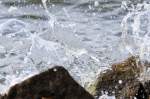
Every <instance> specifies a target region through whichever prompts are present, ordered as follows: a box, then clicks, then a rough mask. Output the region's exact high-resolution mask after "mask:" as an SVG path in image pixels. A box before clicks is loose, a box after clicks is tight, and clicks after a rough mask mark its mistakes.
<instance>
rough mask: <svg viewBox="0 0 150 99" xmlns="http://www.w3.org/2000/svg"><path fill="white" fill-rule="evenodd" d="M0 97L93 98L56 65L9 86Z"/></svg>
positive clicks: (12, 98)
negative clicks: (6, 91) (5, 92)
mask: <svg viewBox="0 0 150 99" xmlns="http://www.w3.org/2000/svg"><path fill="white" fill-rule="evenodd" d="M0 99H94V97H93V96H92V95H90V94H89V93H88V92H87V91H85V90H84V88H82V87H81V86H80V85H79V84H78V83H77V82H76V81H75V80H74V79H73V78H72V77H71V76H70V74H69V73H68V71H67V70H65V69H64V68H63V67H59V66H56V67H54V68H52V69H49V70H47V71H45V72H42V73H40V74H38V75H35V76H33V77H31V78H29V79H27V80H25V81H23V82H21V83H19V84H16V85H14V86H13V87H11V88H10V90H9V91H8V93H7V94H6V95H4V96H0Z"/></svg>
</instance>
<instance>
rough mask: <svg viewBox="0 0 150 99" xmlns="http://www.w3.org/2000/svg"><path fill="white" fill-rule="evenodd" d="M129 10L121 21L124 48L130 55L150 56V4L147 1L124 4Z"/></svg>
mask: <svg viewBox="0 0 150 99" xmlns="http://www.w3.org/2000/svg"><path fill="white" fill-rule="evenodd" d="M125 8H126V9H127V10H128V11H129V12H128V14H127V15H126V16H125V17H124V18H123V21H122V32H123V34H122V39H123V43H124V46H125V48H126V49H127V51H129V53H130V54H132V55H138V56H140V58H141V59H145V60H149V58H150V54H149V52H150V46H149V45H150V41H149V38H150V32H149V29H150V9H149V8H150V5H149V4H147V3H142V4H137V5H136V6H135V5H132V7H131V8H129V9H128V7H127V6H126V4H125Z"/></svg>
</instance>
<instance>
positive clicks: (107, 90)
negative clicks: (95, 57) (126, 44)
mask: <svg viewBox="0 0 150 99" xmlns="http://www.w3.org/2000/svg"><path fill="white" fill-rule="evenodd" d="M144 66H147V67H149V65H148V64H147V62H145V64H144ZM142 72H143V65H142V64H141V62H140V61H139V58H138V57H134V56H132V57H129V58H128V59H126V60H125V61H123V62H121V63H117V64H113V65H112V68H111V69H109V70H106V71H105V72H104V73H101V74H100V76H99V77H98V80H97V82H96V84H95V86H96V88H95V90H96V91H95V93H94V94H95V95H96V96H100V95H102V94H108V95H110V96H112V95H115V96H116V99H133V98H134V97H136V99H149V98H148V96H149V95H150V94H149V91H150V89H149V88H150V86H149V83H150V81H145V82H141V81H139V79H138V78H139V77H140V74H141V73H142Z"/></svg>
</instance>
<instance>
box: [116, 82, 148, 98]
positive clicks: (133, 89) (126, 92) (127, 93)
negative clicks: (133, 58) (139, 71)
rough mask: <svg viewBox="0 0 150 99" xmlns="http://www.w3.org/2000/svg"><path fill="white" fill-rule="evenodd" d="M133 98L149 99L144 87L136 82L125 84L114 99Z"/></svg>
mask: <svg viewBox="0 0 150 99" xmlns="http://www.w3.org/2000/svg"><path fill="white" fill-rule="evenodd" d="M135 97H136V99H149V98H148V93H147V92H146V89H145V87H144V85H143V84H142V83H141V82H140V81H138V80H134V81H130V82H128V83H126V84H125V86H124V87H123V89H122V90H121V91H120V94H119V95H117V96H116V99H134V98H135Z"/></svg>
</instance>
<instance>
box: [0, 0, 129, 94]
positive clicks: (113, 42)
mask: <svg viewBox="0 0 150 99" xmlns="http://www.w3.org/2000/svg"><path fill="white" fill-rule="evenodd" d="M43 1H44V0H43ZM124 3H125V2H123V1H121V0H99V1H98V0H95V1H94V0H89V1H88V0H87V1H86V0H78V1H76V0H66V1H64V2H61V3H47V4H46V5H45V4H33V3H29V2H26V1H23V0H0V92H5V91H6V90H7V88H9V86H11V85H13V84H15V83H17V82H20V81H22V80H23V79H25V78H27V77H29V76H32V75H34V74H37V73H39V72H41V71H43V70H46V69H47V68H51V67H52V66H54V65H61V66H64V67H65V68H66V69H68V70H69V72H70V73H71V75H72V76H73V77H74V78H75V79H76V80H77V81H78V82H79V83H80V84H81V85H82V86H84V87H86V86H88V84H89V83H91V82H92V81H94V80H95V79H96V76H97V74H98V73H99V72H100V71H102V70H105V69H106V68H109V66H110V64H112V63H114V62H117V61H120V60H122V59H124V58H125V57H127V56H128V55H129V54H130V51H127V50H126V49H125V48H124V43H122V37H121V36H122V31H123V30H124V27H127V26H124V27H121V23H122V24H123V25H125V24H127V23H125V22H127V21H126V20H125V19H124V18H125V16H126V15H127V13H128V11H127V10H126V9H125V7H124V6H125V4H124ZM123 19H124V20H123ZM123 22H124V23H123ZM124 31H126V30H124Z"/></svg>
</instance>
